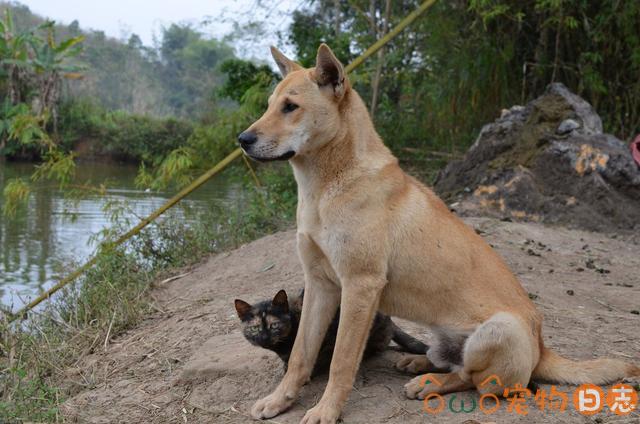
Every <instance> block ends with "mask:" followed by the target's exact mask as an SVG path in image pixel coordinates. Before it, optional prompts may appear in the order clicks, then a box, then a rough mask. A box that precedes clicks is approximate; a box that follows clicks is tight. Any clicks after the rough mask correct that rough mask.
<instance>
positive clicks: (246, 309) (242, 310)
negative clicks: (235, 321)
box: [234, 299, 251, 321]
mask: <svg viewBox="0 0 640 424" xmlns="http://www.w3.org/2000/svg"><path fill="white" fill-rule="evenodd" d="M234 303H235V306H236V312H237V313H238V318H240V319H241V320H243V321H244V320H245V318H248V315H249V313H250V312H251V305H249V304H248V303H247V302H245V301H244V300H240V299H236V300H235V302H234Z"/></svg>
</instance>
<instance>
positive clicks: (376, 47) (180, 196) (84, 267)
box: [9, 0, 436, 322]
mask: <svg viewBox="0 0 640 424" xmlns="http://www.w3.org/2000/svg"><path fill="white" fill-rule="evenodd" d="M435 2H436V0H427V1H425V2H424V3H422V5H420V7H419V8H417V9H416V10H414V11H413V12H411V13H410V14H409V15H408V16H407V17H405V18H404V19H403V20H402V21H401V22H400V23H399V24H398V25H397V26H396V27H395V28H393V30H391V31H389V32H388V33H387V34H386V35H385V36H384V37H382V38H381V39H379V40H378V41H376V42H375V43H374V44H373V45H372V46H371V47H369V48H368V49H367V50H366V51H365V52H364V53H363V54H362V55H360V56H359V57H357V58H356V59H355V60H354V61H353V62H351V63H350V64H349V65H347V67H346V68H345V71H346V72H351V71H353V70H354V69H355V68H357V67H358V66H360V65H361V64H362V63H363V62H364V61H365V60H366V59H367V58H369V57H370V56H371V55H373V54H374V53H376V52H377V51H378V50H380V48H381V47H382V46H384V45H385V44H387V43H388V42H389V41H391V40H392V39H393V38H395V37H396V36H397V35H398V34H400V32H402V30H403V29H405V28H406V27H407V26H409V25H411V23H413V21H415V20H416V19H417V18H418V17H419V16H420V15H422V14H423V13H424V12H425V11H426V10H427V9H429V8H430V7H431V6H433V4H434V3H435ZM241 155H242V150H241V149H239V148H238V149H235V150H234V151H233V152H231V153H230V154H229V155H228V156H227V157H225V158H224V159H222V160H221V161H220V162H219V163H218V164H217V165H216V166H214V167H213V168H211V169H210V170H209V171H207V172H206V173H205V174H203V175H201V176H200V177H199V178H198V179H197V180H195V181H194V182H192V183H191V184H189V185H188V186H187V187H185V188H184V189H182V190H180V192H179V193H178V194H176V195H175V196H173V197H172V198H171V199H169V200H168V201H167V202H166V203H165V204H164V205H162V206H161V207H160V208H158V209H156V210H155V211H154V212H153V213H152V214H151V215H149V216H147V217H146V218H144V219H143V220H142V221H140V223H139V224H138V225H136V226H135V227H133V228H132V229H131V230H129V231H127V233H126V234H123V235H122V236H120V237H119V238H118V239H117V240H116V241H114V242H112V243H108V244H107V245H105V246H102V247H103V248H109V249H111V248H114V247H117V246H119V245H121V244H122V243H124V242H125V241H127V240H128V239H130V238H131V237H133V236H134V235H136V234H138V233H139V232H140V231H141V230H142V229H143V228H144V227H146V226H147V225H149V224H150V223H151V222H153V221H154V220H155V219H156V218H158V217H159V216H160V215H162V214H163V213H165V212H166V211H167V210H168V209H170V208H171V207H173V206H175V205H176V204H177V203H178V202H180V201H181V200H182V199H183V198H185V197H186V196H188V195H189V194H191V192H193V191H194V190H196V189H197V188H199V187H200V186H201V185H203V184H204V183H206V182H207V181H209V179H211V178H212V177H213V176H214V175H216V174H218V173H219V172H220V171H222V170H223V169H224V168H226V167H227V165H229V164H230V163H231V162H233V161H234V160H235V159H237V158H238V157H239V156H241ZM242 156H243V158H244V160H245V163H246V164H247V166H248V168H249V171H250V172H251V174H252V176H253V178H254V180H255V182H256V185H257V186H258V187H260V181H259V180H258V177H257V175H256V174H255V172H254V170H253V168H252V167H251V164H250V163H249V161H247V159H246V158H245V157H244V155H242ZM98 255H99V253H98V254H97V255H96V256H94V257H92V258H91V259H89V260H88V261H87V262H85V263H84V264H83V265H82V266H80V267H79V268H78V269H76V270H75V271H74V272H72V273H71V274H69V275H67V276H66V277H65V278H63V279H62V280H60V281H59V282H58V283H57V284H56V285H54V286H53V287H51V288H50V289H49V290H47V291H46V292H44V293H42V294H41V295H40V296H38V297H37V298H36V299H34V300H32V301H31V302H29V304H28V305H26V306H25V307H23V308H22V309H20V310H19V311H18V312H16V313H15V314H13V315H11V316H10V317H9V322H12V321H15V320H16V319H18V318H19V317H24V316H26V313H27V312H29V311H30V310H31V309H33V308H35V307H36V306H37V305H38V304H40V303H41V302H42V301H44V300H46V299H48V298H50V297H51V295H52V294H54V293H55V292H57V291H58V290H60V289H61V288H62V287H64V286H66V285H67V284H69V283H70V282H72V281H73V280H75V279H76V278H78V277H79V276H80V275H82V274H83V273H84V272H85V271H86V270H88V269H89V268H91V267H92V266H93V265H95V263H96V262H97V261H98Z"/></svg>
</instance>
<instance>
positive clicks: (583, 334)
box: [63, 218, 640, 423]
mask: <svg viewBox="0 0 640 424" xmlns="http://www.w3.org/2000/svg"><path fill="white" fill-rule="evenodd" d="M467 222H468V223H469V224H471V225H473V226H474V227H475V228H476V229H477V231H478V232H480V233H481V234H482V235H483V237H485V239H486V240H487V241H488V242H489V243H491V244H492V245H493V246H494V247H495V248H496V249H497V250H498V251H499V252H500V253H501V254H502V255H503V256H504V257H505V258H506V260H507V262H508V263H509V265H510V266H511V267H512V269H513V270H514V271H515V272H516V273H517V275H518V276H519V277H520V279H521V281H522V283H523V284H524V286H525V287H526V289H527V290H528V291H529V293H531V297H532V298H533V299H534V302H535V303H536V304H537V305H538V307H539V308H540V310H542V311H543V313H544V314H545V325H544V337H545V342H546V343H547V344H548V345H550V346H552V347H554V348H555V349H556V350H557V351H559V352H561V353H562V354H564V355H567V356H569V357H571V358H582V359H586V358H592V357H597V356H605V355H608V356H613V357H618V358H623V359H626V360H629V361H635V362H637V363H638V362H640V339H639V338H638V328H640V315H638V310H639V309H640V281H639V278H638V270H639V269H640V255H639V253H640V246H639V243H640V236H630V235H625V236H621V235H620V236H616V235H615V234H614V235H603V234H600V233H590V232H585V231H578V230H568V229H564V228H559V227H547V226H542V225H540V224H536V223H512V222H503V221H499V220H494V219H488V218H468V219H467ZM187 272H189V274H188V275H186V276H183V277H182V278H179V279H176V280H173V281H170V282H166V283H163V284H158V287H157V288H156V289H154V291H153V296H154V298H155V299H156V303H155V306H156V309H157V312H156V313H155V314H153V315H152V316H150V317H149V318H148V319H147V320H145V321H144V322H142V323H141V324H140V325H139V326H138V327H137V328H135V329H133V330H131V331H130V332H128V333H126V334H123V335H121V336H119V337H118V338H116V339H114V340H111V341H110V343H109V344H108V345H107V347H106V349H104V348H103V346H102V344H101V343H100V348H98V349H97V351H96V352H95V353H93V354H91V355H89V356H87V357H84V358H82V359H81V360H80V361H79V362H78V364H77V366H76V367H74V368H73V369H70V370H68V372H67V375H68V381H67V386H68V388H69V390H71V391H73V392H74V393H75V395H74V396H72V397H71V398H70V400H68V401H67V402H66V403H65V404H64V407H63V414H64V415H65V416H66V417H67V418H68V419H69V420H70V421H79V422H92V423H113V422H127V423H169V422H173V423H175V422H188V423H191V422H200V423H245V422H249V421H250V419H249V418H248V417H247V414H248V411H249V408H250V407H251V405H252V404H253V402H254V401H255V400H256V399H258V398H259V397H261V396H264V395H266V394H268V393H269V392H270V391H271V390H272V389H273V388H274V387H275V385H276V384H277V382H278V381H279V379H280V377H281V375H282V372H283V371H282V367H281V364H280V363H279V360H278V359H277V358H275V357H274V355H271V354H269V353H268V352H266V351H261V350H257V349H256V348H252V347H250V346H249V345H248V344H247V343H245V342H244V340H242V338H241V337H240V336H239V333H238V329H239V326H238V320H237V318H236V316H235V313H234V309H233V299H234V298H236V297H241V298H243V299H246V300H248V301H253V300H259V299H264V298H266V297H269V296H272V295H273V294H274V293H275V292H276V290H277V289H280V288H286V289H293V288H296V287H299V286H300V285H301V284H302V272H301V269H300V266H299V264H298V260H297V257H296V254H295V242H294V232H285V233H279V234H275V235H273V236H269V237H265V238H263V239H260V240H257V241H255V242H253V243H251V244H248V245H245V246H243V247H241V248H239V249H237V250H235V251H232V252H229V253H225V254H221V255H217V256H214V257H211V258H210V259H208V260H207V261H206V262H204V263H202V264H201V265H200V266H197V267H194V268H193V269H191V270H188V271H187ZM399 322H400V323H401V324H402V325H403V326H404V327H405V328H406V329H407V330H409V331H410V332H411V333H413V334H414V335H416V336H419V337H421V338H423V339H425V340H428V338H429V335H428V333H426V331H425V330H424V329H422V328H420V327H419V326H417V325H414V324H411V323H407V322H403V321H399ZM399 355H401V354H399V353H398V352H395V351H391V350H390V351H388V352H385V354H383V355H381V356H380V357H378V358H374V359H372V360H369V361H368V362H366V363H365V364H364V365H363V366H362V367H361V369H360V372H359V374H358V378H357V382H356V384H355V389H354V391H353V393H352V394H351V397H350V398H349V401H348V403H347V405H346V408H345V411H344V422H345V423H423V422H435V421H436V419H434V417H433V416H429V415H426V414H425V413H424V412H423V411H422V403H421V402H419V401H410V400H407V399H405V398H404V396H403V394H402V387H403V385H404V383H405V382H406V381H407V380H408V379H409V378H410V376H409V375H405V374H402V373H400V372H398V371H396V370H394V368H393V363H394V362H395V360H397V359H398V357H399ZM325 383H326V377H318V378H317V379H316V380H314V381H312V382H311V383H310V384H309V385H308V386H307V387H305V389H304V390H303V393H302V396H301V398H300V400H299V401H298V402H297V403H296V404H295V405H294V407H293V408H292V409H291V410H290V411H289V412H287V413H286V414H283V415H281V416H278V417H276V418H274V419H273V420H272V421H270V422H276V423H297V422H298V421H299V420H300V418H301V417H302V415H303V414H304V412H305V410H306V409H307V408H309V407H311V406H312V405H313V404H314V403H315V402H316V401H317V400H318V399H319V397H320V395H321V393H322V390H323V388H324V386H325ZM542 387H543V388H546V389H549V387H548V386H542ZM561 389H562V390H567V391H570V390H571V388H568V387H561ZM460 397H464V398H465V399H471V398H475V399H477V396H476V395H474V394H472V393H466V394H463V395H460V394H458V399H459V398H460ZM445 399H446V400H447V401H449V400H450V399H451V396H447V397H445ZM528 405H529V411H530V412H529V414H528V416H519V415H517V414H515V413H510V412H507V410H506V406H505V405H504V404H503V405H502V407H501V408H500V410H499V412H496V413H494V414H492V415H489V416H485V415H484V414H483V413H482V412H480V411H479V410H478V409H476V411H475V412H473V413H470V414H464V413H453V412H449V411H447V409H446V408H445V411H443V412H442V413H440V414H439V415H438V419H437V422H453V423H462V422H464V421H466V420H469V419H475V420H478V421H480V422H509V423H513V422H516V423H517V422H536V423H556V422H572V423H573V422H585V423H592V422H617V423H620V422H638V421H640V413H638V412H637V411H636V412H635V415H633V416H632V417H627V418H625V419H623V420H621V417H616V416H615V415H611V414H610V413H606V414H605V413H599V414H597V415H595V416H592V417H589V418H587V417H583V416H581V415H579V414H578V413H577V412H575V411H574V409H573V408H572V407H571V406H570V407H568V408H567V411H565V412H562V413H555V414H552V413H549V412H547V413H545V414H542V413H541V412H539V411H538V409H537V407H536V405H535V403H534V402H533V401H532V400H529V402H528Z"/></svg>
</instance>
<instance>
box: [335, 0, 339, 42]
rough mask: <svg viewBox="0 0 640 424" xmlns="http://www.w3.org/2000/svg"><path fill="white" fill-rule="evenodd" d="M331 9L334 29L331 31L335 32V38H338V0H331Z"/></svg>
mask: <svg viewBox="0 0 640 424" xmlns="http://www.w3.org/2000/svg"><path fill="white" fill-rule="evenodd" d="M333 9H334V14H335V15H336V16H335V21H334V25H335V27H334V29H333V32H334V33H335V36H336V40H337V39H338V37H339V36H340V0H333Z"/></svg>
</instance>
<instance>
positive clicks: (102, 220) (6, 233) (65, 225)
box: [0, 161, 238, 310]
mask: <svg viewBox="0 0 640 424" xmlns="http://www.w3.org/2000/svg"><path fill="white" fill-rule="evenodd" d="M33 169H34V168H33V165H32V164H26V163H12V162H1V161H0V205H1V204H2V203H3V202H4V199H3V198H2V191H3V190H4V187H5V185H6V184H7V182H8V181H9V180H10V179H12V178H25V179H28V178H29V177H30V175H31V174H32V173H33ZM136 171H137V169H136V167H135V166H132V165H122V164H117V163H81V164H79V165H78V168H77V172H76V175H77V180H78V182H83V183H84V182H86V181H91V182H92V183H93V184H100V183H106V184H107V187H108V189H107V192H106V195H91V196H88V197H82V198H81V200H79V201H74V202H71V201H69V199H68V198H67V199H65V197H64V193H62V192H61V191H60V190H59V189H57V187H56V186H55V184H45V185H41V186H40V187H38V188H37V189H35V190H34V191H33V192H32V194H31V196H30V197H29V201H28V205H27V207H23V208H20V209H19V212H18V214H17V215H16V216H15V217H14V218H7V217H5V216H2V214H0V300H1V302H2V304H3V305H5V306H8V307H10V308H11V309H13V310H15V309H17V308H19V307H20V306H22V305H23V304H24V303H25V302H26V301H28V300H29V299H30V298H33V297H34V296H35V295H37V294H38V293H41V292H42V291H43V290H46V289H47V288H49V287H50V286H51V285H53V284H54V283H55V282H56V281H57V279H56V276H57V275H58V274H57V271H59V264H61V263H62V262H67V263H68V261H69V260H73V261H76V262H82V261H83V260H84V259H87V258H88V257H89V256H90V255H91V254H92V253H93V252H94V249H95V247H96V246H95V245H94V244H93V243H90V239H91V236H92V235H93V234H96V233H98V232H99V231H100V230H101V229H103V228H105V227H108V226H110V225H111V223H110V221H109V220H108V218H107V216H108V215H107V214H106V213H105V212H104V211H103V208H104V206H105V205H106V204H107V203H108V202H113V201H128V205H129V207H130V209H131V212H130V213H129V214H128V215H125V216H124V217H123V219H127V218H129V219H131V220H133V221H132V222H137V218H136V217H139V216H146V215H147V214H149V213H150V212H152V211H153V210H154V209H156V208H157V207H159V206H160V205H161V204H162V203H163V202H164V201H165V200H166V199H168V198H169V197H171V196H172V195H173V194H174V192H173V191H167V192H150V191H148V190H140V189H138V188H136V186H135V184H134V179H135V176H136ZM237 190H238V188H237V185H236V184H234V183H233V182H232V181H231V179H230V178H228V177H225V175H224V173H223V174H220V175H218V176H216V177H215V178H213V179H212V180H211V181H209V182H208V183H207V184H205V185H204V186H202V187H200V188H199V189H198V190H197V191H196V192H194V193H192V194H191V195H190V196H189V197H188V198H187V199H186V200H184V201H183V202H184V203H185V204H186V205H188V206H190V207H191V208H192V209H196V210H197V209H199V208H207V207H209V206H210V205H211V202H228V201H230V200H231V199H232V198H233V193H234V191H237Z"/></svg>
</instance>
